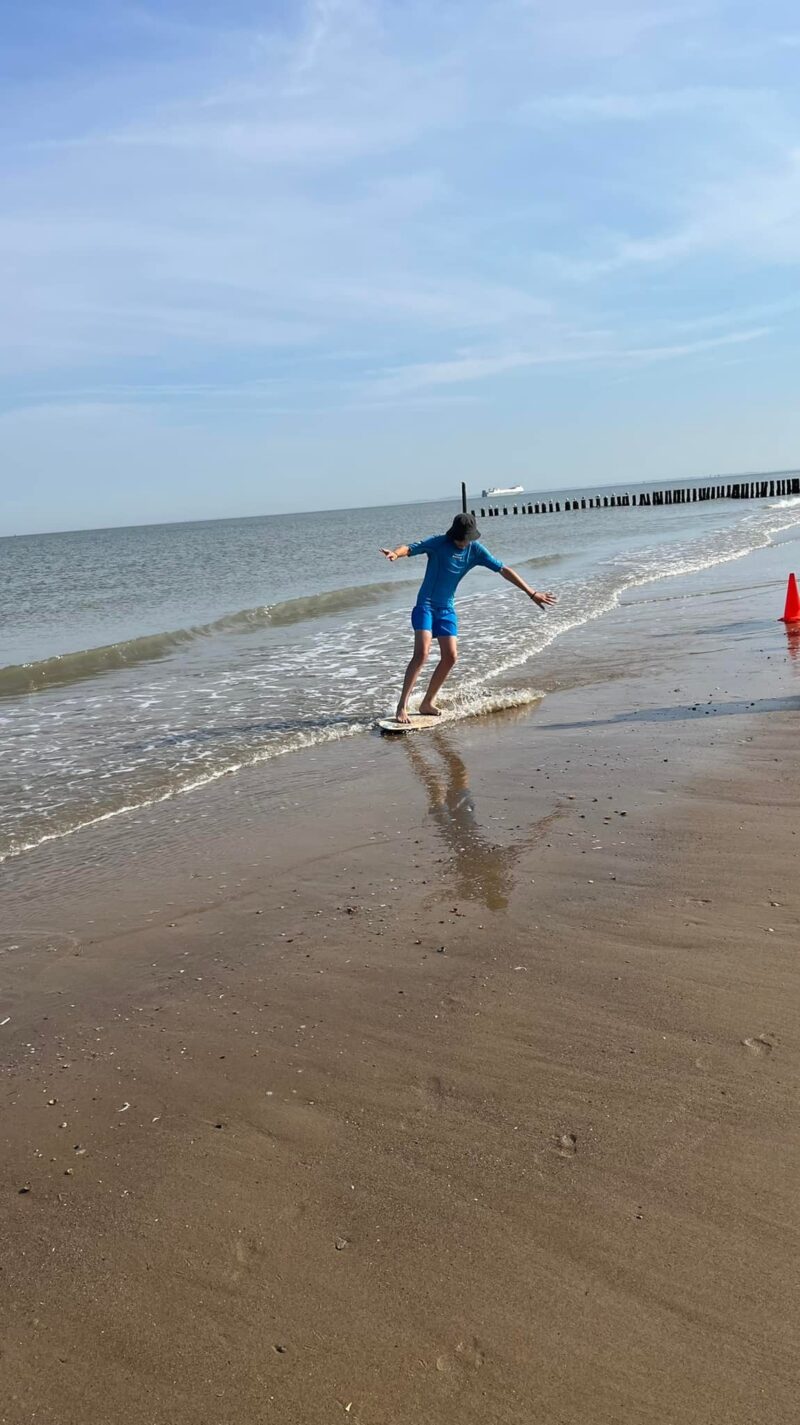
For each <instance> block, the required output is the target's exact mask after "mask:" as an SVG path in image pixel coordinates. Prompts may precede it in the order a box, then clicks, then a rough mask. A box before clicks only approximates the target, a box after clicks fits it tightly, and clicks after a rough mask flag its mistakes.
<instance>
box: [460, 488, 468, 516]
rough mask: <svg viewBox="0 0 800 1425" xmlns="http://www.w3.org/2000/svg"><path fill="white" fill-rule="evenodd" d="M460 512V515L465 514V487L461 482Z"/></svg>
mask: <svg viewBox="0 0 800 1425" xmlns="http://www.w3.org/2000/svg"><path fill="white" fill-rule="evenodd" d="M461 512H462V514H466V513H467V487H466V485H465V483H464V481H463V480H462V481H461Z"/></svg>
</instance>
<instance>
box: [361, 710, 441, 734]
mask: <svg viewBox="0 0 800 1425" xmlns="http://www.w3.org/2000/svg"><path fill="white" fill-rule="evenodd" d="M444 721H445V717H444V715H442V717H425V716H424V715H423V714H422V713H411V721H410V722H398V721H397V718H394V717H382V718H379V719H378V724H377V725H378V727H379V728H380V730H381V732H382V733H383V735H384V736H385V737H391V736H392V734H393V733H394V734H398V733H399V734H400V735H402V734H403V733H406V732H423V731H424V730H425V729H426V728H429V727H441V725H442V723H443V722H444Z"/></svg>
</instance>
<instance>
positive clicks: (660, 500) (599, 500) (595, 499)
mask: <svg viewBox="0 0 800 1425" xmlns="http://www.w3.org/2000/svg"><path fill="white" fill-rule="evenodd" d="M778 495H800V475H790V476H783V477H781V478H780V479H774V478H773V479H771V480H740V481H739V482H738V483H737V484H735V485H730V484H728V485H703V486H697V485H688V486H683V487H682V488H680V489H677V490H645V491H642V492H641V493H640V494H638V495H585V496H582V497H581V498H580V499H576V500H564V502H563V508H564V509H565V510H601V509H602V510H607V509H612V510H613V509H620V508H625V507H627V506H631V505H648V506H651V507H654V506H657V505H689V504H695V503H698V502H702V501H704V500H766V499H772V498H774V497H775V496H778ZM461 508H462V510H463V511H464V513H465V514H466V512H467V487H466V485H464V484H462V486H461ZM561 510H562V503H561V501H560V500H540V501H538V502H537V503H528V504H521V505H512V506H511V508H509V506H508V505H482V506H481V507H480V517H481V519H487V518H489V519H492V518H494V517H495V516H498V515H509V514H513V515H548V514H549V515H552V514H560V513H561ZM471 513H472V514H473V515H477V514H478V510H472V511H471Z"/></svg>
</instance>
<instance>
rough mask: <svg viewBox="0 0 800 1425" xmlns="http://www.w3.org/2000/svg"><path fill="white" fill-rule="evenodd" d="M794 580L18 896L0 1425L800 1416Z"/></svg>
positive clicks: (649, 605) (33, 876)
mask: <svg viewBox="0 0 800 1425" xmlns="http://www.w3.org/2000/svg"><path fill="white" fill-rule="evenodd" d="M785 567H786V558H785V556H782V555H781V553H780V551H771V552H770V554H769V555H768V556H767V555H765V556H763V558H762V560H761V561H760V563H759V562H755V563H754V562H752V561H748V562H747V566H746V569H747V577H746V579H743V578H742V574H743V571H744V569H745V566H744V565H741V566H731V567H730V568H728V569H726V570H724V571H720V570H719V569H717V570H716V571H713V581H712V576H711V575H706V576H702V577H698V579H696V580H695V581H694V582H693V581H692V580H685V581H683V582H682V584H679V583H678V581H670V584H669V586H668V587H667V586H663V585H659V586H657V588H656V589H655V590H652V589H651V590H650V591H648V592H647V594H646V596H645V595H643V601H642V602H638V603H637V602H632V603H631V606H630V607H629V608H628V609H626V610H623V611H621V612H620V613H618V614H616V615H614V616H612V617H611V618H609V619H606V620H602V621H600V622H598V624H597V625H596V626H594V628H593V630H592V639H591V662H590V663H587V639H586V631H585V630H584V631H583V632H582V635H581V637H580V638H576V639H574V640H573V641H572V642H570V640H568V639H565V640H563V641H561V642H560V644H559V645H558V646H556V648H554V650H553V651H552V655H551V662H550V665H549V667H548V666H546V664H545V662H544V661H543V665H542V676H543V678H544V680H545V682H547V686H548V688H549V689H550V691H549V692H548V696H547V697H546V699H545V700H544V701H543V702H542V703H541V705H540V706H539V707H538V709H536V710H534V711H530V710H526V711H524V712H523V713H521V714H518V715H514V714H509V715H505V716H500V717H493V718H490V719H483V720H473V721H470V722H465V723H463V724H458V725H454V726H451V727H445V728H443V729H442V730H441V731H438V730H437V731H436V732H433V733H430V734H420V735H419V736H418V737H417V738H416V739H413V740H412V739H406V740H404V741H403V742H402V743H386V742H381V741H379V740H377V739H360V740H359V741H358V742H355V741H354V742H352V743H349V744H342V745H340V746H338V747H333V748H326V749H321V750H319V751H317V752H314V753H309V754H307V755H305V756H303V757H302V758H300V757H298V758H285V759H281V762H280V763H273V764H271V765H270V766H267V767H266V768H262V769H259V770H255V771H253V772H251V773H249V774H243V775H242V776H241V777H239V778H236V779H227V780H226V781H225V782H224V783H223V784H221V785H219V786H217V787H216V788H213V789H210V790H209V791H208V792H206V793H202V794H197V795H196V796H194V797H191V798H183V799H182V801H181V802H180V803H177V802H176V803H174V804H168V805H165V806H162V807H160V808H155V809H153V810H152V811H151V812H149V813H147V814H142V815H140V816H137V817H132V818H129V819H123V820H120V821H118V822H115V823H113V824H112V823H110V824H108V825H107V826H106V827H99V828H94V829H92V830H90V831H88V832H86V833H81V834H80V835H79V836H77V837H73V838H71V839H70V840H69V841H67V842H61V843H53V845H51V846H50V847H45V848H42V849H41V851H40V852H38V853H36V859H35V860H34V859H33V858H29V859H28V861H27V862H26V864H23V862H22V860H20V862H18V863H13V864H9V865H7V866H6V867H4V868H3V873H4V876H5V886H4V925H3V931H2V938H0V948H2V950H3V953H2V955H0V1020H6V1019H7V1020H8V1022H7V1023H6V1024H4V1025H3V1026H2V1027H1V1028H0V1053H1V1054H2V1061H3V1065H4V1069H5V1073H4V1077H3V1085H2V1164H1V1165H0V1214H1V1215H2V1222H1V1224H0V1225H1V1227H2V1240H3V1244H4V1245H3V1252H2V1260H1V1261H0V1269H1V1271H2V1277H1V1278H0V1280H1V1281H2V1291H1V1292H0V1324H1V1325H2V1343H1V1350H2V1354H0V1373H2V1377H3V1388H2V1392H0V1421H2V1422H3V1425H6V1422H7V1425H22V1423H23V1422H34V1421H35V1422H37V1423H40V1422H47V1425H116V1422H121V1421H125V1422H126V1425H145V1422H146V1425H234V1422H235V1425H251V1422H252V1423H253V1425H255V1422H258V1425H261V1422H270V1425H272V1422H281V1425H283V1422H292V1425H294V1422H298V1425H300V1422H302V1425H322V1422H326V1425H327V1422H329V1421H336V1420H338V1419H340V1418H341V1419H342V1420H348V1419H349V1420H352V1421H357V1422H360V1425H405V1422H411V1421H418V1420H421V1419H422V1420H425V1421H431V1422H442V1425H450V1422H453V1425H455V1422H459V1425H461V1423H462V1422H473V1421H474V1422H476V1423H477V1422H479V1421H480V1422H486V1421H496V1422H503V1425H505V1423H506V1422H515V1425H516V1422H519V1423H520V1425H523V1422H525V1425H529V1422H535V1425H540V1422H541V1425H551V1422H556V1423H557V1425H586V1422H592V1425H612V1423H613V1425H617V1422H625V1425H627V1422H631V1425H633V1422H635V1425H642V1422H647V1425H649V1422H652V1425H693V1422H697V1425H701V1422H702V1425H716V1422H719V1425H723V1422H724V1425H730V1422H738V1421H746V1420H750V1419H751V1418H754V1417H755V1416H756V1415H757V1416H758V1417H759V1418H762V1417H765V1416H766V1417H767V1418H769V1419H770V1420H772V1421H775V1422H779V1425H783V1422H786V1425H788V1422H790V1421H792V1422H793V1421H794V1420H795V1419H796V1415H797V1405H796V1402H797V1348H796V1341H797V1338H798V1326H800V1321H798V1314H799V1313H798V1286H799V1285H800V1281H799V1277H800V1272H799V1271H798V1260H800V1258H799V1257H798V1229H800V1189H798V1186H797V1184H798V1183H799V1182H800V1146H799V1144H800V1139H799V1138H798V1132H797V1109H796V1105H797V1100H798V1088H800V1031H798V1027H797V1026H798V1023H800V1018H799V1017H798V1011H799V1010H800V970H799V969H798V963H799V962H798V945H799V944H800V894H799V893H798V876H797V858H798V838H797V828H798V802H799V801H800V794H799V793H798V787H800V780H798V774H800V740H799V739H798V712H800V657H798V655H799V654H800V648H799V647H798V645H797V642H796V641H795V642H793V643H792V642H789V641H787V637H786V634H785V631H784V630H783V628H782V627H781V626H780V625H778V624H776V622H775V614H776V611H777V612H779V611H780V610H779V608H778V609H777V610H776V607H775V606H776V604H780V601H781V593H780V590H779V588H778V582H777V581H778V579H779V577H780V574H781V572H782V570H783V569H784V568H785ZM747 584H750V585H752V586H757V587H752V588H748V587H747ZM743 586H744V587H743ZM709 589H712V594H711V595H710V596H709V597H708V598H703V599H698V597H696V595H697V593H698V591H699V592H701V593H704V592H708V590H709ZM654 599H655V600H656V602H653V600H654ZM667 604H668V605H669V607H668V608H667V607H666V606H667ZM701 610H702V617H701V616H700V613H701ZM548 680H549V681H548ZM559 682H560V683H561V687H560V688H559V686H558V685H559ZM21 1189H27V1190H26V1191H21Z"/></svg>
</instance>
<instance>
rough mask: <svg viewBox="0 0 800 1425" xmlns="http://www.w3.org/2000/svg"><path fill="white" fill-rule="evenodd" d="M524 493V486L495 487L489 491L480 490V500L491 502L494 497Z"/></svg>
mask: <svg viewBox="0 0 800 1425" xmlns="http://www.w3.org/2000/svg"><path fill="white" fill-rule="evenodd" d="M524 493H525V486H524V485H507V486H503V485H497V486H492V488H491V489H490V490H481V499H482V500H491V499H492V497H493V496H494V495H522V494H524Z"/></svg>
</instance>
